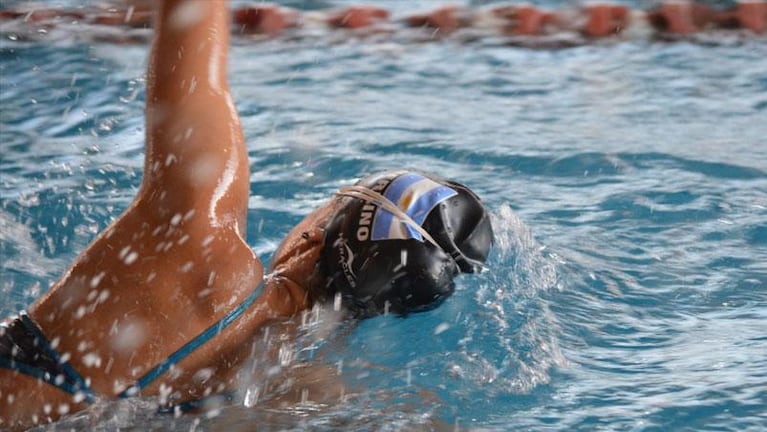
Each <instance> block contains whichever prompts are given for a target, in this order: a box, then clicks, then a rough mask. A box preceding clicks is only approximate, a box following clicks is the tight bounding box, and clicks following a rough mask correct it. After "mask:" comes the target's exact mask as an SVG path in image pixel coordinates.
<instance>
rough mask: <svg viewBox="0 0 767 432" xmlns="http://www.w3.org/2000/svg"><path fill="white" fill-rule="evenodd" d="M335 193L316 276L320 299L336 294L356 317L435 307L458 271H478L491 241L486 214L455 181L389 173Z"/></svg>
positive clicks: (414, 174) (402, 312) (466, 190)
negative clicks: (321, 291) (334, 206)
mask: <svg viewBox="0 0 767 432" xmlns="http://www.w3.org/2000/svg"><path fill="white" fill-rule="evenodd" d="M369 191H373V193H370V192H369ZM376 193H378V194H380V195H383V197H385V201H389V202H390V204H386V203H382V202H381V201H382V200H381V199H376V198H375V196H378V197H379V198H380V195H377V194H376ZM366 194H367V195H366ZM339 195H340V197H339V198H338V199H339V200H341V203H340V208H339V210H338V211H337V212H336V213H335V215H334V216H333V217H332V218H331V219H330V221H329V222H328V225H327V227H326V228H325V241H324V247H323V250H322V256H321V258H320V263H319V271H320V275H321V276H322V278H323V279H324V281H325V284H326V285H325V293H326V295H327V296H328V297H329V298H333V296H335V295H336V294H338V293H340V294H341V296H342V300H343V302H344V304H345V305H346V307H348V308H349V309H351V310H352V312H353V313H355V314H356V315H357V316H360V317H364V316H371V315H377V314H381V313H385V312H392V313H396V314H407V313H409V312H418V311H422V310H428V309H432V308H434V307H436V306H438V305H439V304H440V303H441V302H442V301H443V300H444V299H445V298H447V297H449V296H450V295H451V294H452V293H453V291H454V289H455V285H454V283H453V278H454V277H455V276H456V275H457V274H458V273H460V272H464V273H473V272H478V271H480V270H481V269H482V266H483V264H484V262H485V260H486V259H487V255H488V252H489V250H490V246H491V245H492V243H493V230H492V227H491V225H490V218H489V217H488V214H487V211H485V208H484V206H483V205H482V203H481V202H480V200H479V198H478V197H477V196H476V195H475V194H474V193H473V192H471V191H470V190H469V189H468V188H467V187H465V186H463V185H460V184H458V183H453V182H450V181H446V180H442V179H439V178H436V177H433V176H430V175H427V174H422V173H416V172H390V173H384V174H379V175H373V176H370V177H367V178H365V179H363V180H360V181H359V182H358V183H357V184H356V185H355V186H353V187H351V188H348V189H346V190H344V189H342V190H341V192H339ZM392 204H393V205H394V206H396V208H394V209H392V208H391V205H392ZM387 206H390V209H389V210H387V209H386V208H385V207H387ZM395 213H396V215H395ZM403 213H404V214H403ZM405 219H409V221H407V222H406V221H403V220H405ZM424 231H425V232H424ZM432 241H433V242H434V243H432Z"/></svg>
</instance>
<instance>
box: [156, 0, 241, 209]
mask: <svg viewBox="0 0 767 432" xmlns="http://www.w3.org/2000/svg"><path fill="white" fill-rule="evenodd" d="M228 50H229V11H228V7H227V2H226V1H223V0H205V1H202V0H164V1H162V2H160V5H159V6H158V8H157V16H156V19H155V41H154V44H153V49H152V52H151V54H150V60H149V62H150V63H149V68H148V75H147V95H146V134H147V136H146V162H145V166H144V185H143V187H144V188H146V189H150V190H154V191H157V190H159V191H168V192H170V193H172V195H173V197H174V200H171V201H172V202H164V203H163V205H165V206H171V207H174V206H177V207H184V208H189V207H192V208H193V207H195V206H199V205H200V202H202V201H206V203H208V204H209V203H210V198H211V197H212V196H216V197H218V198H216V199H219V198H220V196H223V195H225V194H231V193H235V194H236V195H238V198H237V202H236V204H232V205H229V204H226V205H224V206H223V207H227V209H221V210H220V211H221V212H222V213H225V212H228V211H230V210H232V209H233V208H237V209H239V210H237V212H241V210H242V209H244V206H245V205H246V202H241V201H243V199H244V200H245V201H246V200H247V177H248V176H247V154H246V152H245V148H244V143H243V136H242V130H241V127H240V123H239V118H238V116H237V112H236V109H235V107H234V104H233V102H232V98H231V96H230V94H229V87H228V83H227V78H226V74H227V56H228ZM242 177H244V178H242ZM227 182H229V183H231V182H235V183H240V184H239V185H235V186H236V187H234V188H232V187H229V186H226V184H227ZM243 182H244V184H243ZM222 184H223V185H224V186H226V187H224V188H222ZM231 189H235V191H234V192H232V190H231ZM242 189H244V191H243V190H242ZM243 194H244V198H243V197H242V196H243ZM157 195H158V196H159V195H160V194H157ZM166 195H170V194H166ZM194 200H197V202H195V201H194Z"/></svg>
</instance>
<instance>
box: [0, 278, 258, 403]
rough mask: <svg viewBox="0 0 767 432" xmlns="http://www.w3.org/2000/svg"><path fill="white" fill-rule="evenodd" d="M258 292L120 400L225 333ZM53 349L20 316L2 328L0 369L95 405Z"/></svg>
mask: <svg viewBox="0 0 767 432" xmlns="http://www.w3.org/2000/svg"><path fill="white" fill-rule="evenodd" d="M259 287H260V285H259ZM259 292H260V290H259V289H258V288H256V289H255V290H253V292H252V293H250V295H248V297H247V298H245V300H243V302H242V303H240V304H239V305H237V307H236V308H234V309H233V310H232V311H231V312H229V313H228V314H226V316H224V317H223V318H222V319H221V320H219V321H218V322H216V323H214V324H213V325H211V326H210V327H208V328H207V329H205V330H204V331H203V332H202V333H200V334H199V335H197V337H195V338H194V339H192V340H191V341H189V342H187V343H186V344H185V345H184V346H182V347H181V348H179V349H178V350H176V351H175V352H174V353H172V354H171V355H169V356H168V358H166V359H165V360H163V361H161V362H160V363H159V364H158V365H157V366H155V367H154V368H152V369H150V370H149V371H148V372H146V373H145V374H144V376H142V377H141V378H139V379H138V380H137V381H136V382H135V383H134V384H133V385H132V386H130V387H128V388H127V389H125V390H123V391H122V392H120V393H119V394H118V395H117V397H119V398H125V397H129V396H134V395H136V394H138V393H139V392H140V391H141V390H142V389H144V388H146V387H147V386H148V385H149V384H151V383H152V382H153V381H154V380H156V379H157V378H159V377H160V376H161V375H162V374H164V373H165V372H167V371H168V369H170V368H171V367H173V365H175V364H177V363H178V362H180V361H181V360H183V359H184V358H186V357H187V356H189V354H191V353H192V352H194V350H195V349H197V348H199V347H200V346H201V345H203V344H204V343H205V342H207V341H209V340H210V339H212V338H213V337H214V336H216V335H218V334H219V333H221V332H222V331H224V329H226V328H227V327H228V326H229V325H230V324H231V323H232V322H234V321H235V320H236V319H237V318H239V317H240V316H241V315H242V314H243V313H244V312H245V311H246V310H247V309H248V308H249V307H250V306H251V305H252V304H253V303H254V302H255V301H256V298H258V293H259ZM54 345H55V344H52V343H51V342H50V341H49V340H48V338H46V337H45V335H43V333H42V331H40V327H39V326H38V325H37V324H36V323H35V322H34V321H33V320H32V318H30V317H29V315H27V314H26V312H21V313H20V314H19V315H18V316H17V317H15V318H14V319H13V320H12V321H10V322H7V323H3V324H2V325H0V368H3V369H9V370H12V371H16V372H20V373H23V374H25V375H28V376H31V377H33V378H37V379H39V380H40V381H43V382H45V383H47V384H50V385H52V386H54V387H56V388H58V389H60V390H63V391H65V392H67V393H69V394H71V395H73V396H74V395H83V396H84V397H85V399H84V400H85V401H88V402H93V401H94V400H95V396H96V395H95V393H94V392H93V390H92V389H91V388H90V385H88V381H86V380H85V379H84V378H83V377H82V375H80V374H79V373H78V372H77V371H76V370H75V369H74V368H73V367H72V365H70V364H69V361H67V358H66V357H65V356H63V355H62V354H61V353H59V352H58V351H57V350H56V347H55V346H54Z"/></svg>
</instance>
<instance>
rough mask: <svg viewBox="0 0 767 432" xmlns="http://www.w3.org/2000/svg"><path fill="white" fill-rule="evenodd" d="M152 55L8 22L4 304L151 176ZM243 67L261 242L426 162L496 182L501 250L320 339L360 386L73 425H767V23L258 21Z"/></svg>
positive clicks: (84, 419) (33, 285)
mask: <svg viewBox="0 0 767 432" xmlns="http://www.w3.org/2000/svg"><path fill="white" fill-rule="evenodd" d="M146 54H147V46H146V45H127V46H116V45H112V44H93V43H84V42H74V43H66V44H60V43H58V44H57V43H54V42H52V41H47V42H36V43H20V42H13V41H8V40H6V41H4V42H2V44H0V77H1V79H2V81H1V83H2V87H1V88H0V158H1V162H0V176H1V178H0V253H2V260H1V261H2V262H1V263H0V278H1V281H0V316H6V315H9V314H11V313H13V312H14V311H17V310H19V309H22V308H24V307H25V306H26V305H28V304H29V303H31V302H32V301H33V300H34V299H35V298H36V297H38V296H40V295H41V294H43V293H44V292H45V291H46V289H47V288H48V286H49V285H50V284H51V283H52V282H53V281H55V280H56V279H57V278H58V277H59V276H60V275H61V273H62V272H63V271H64V270H65V269H66V268H67V266H68V264H69V263H70V262H71V261H72V260H73V259H74V257H75V256H76V255H77V254H78V252H79V251H81V250H82V249H83V248H84V247H85V246H86V245H87V244H88V242H89V241H90V240H91V239H93V238H94V236H95V235H96V233H97V232H99V231H100V230H101V229H102V228H104V227H105V226H106V225H107V224H108V223H109V222H110V221H111V220H113V219H114V218H116V217H117V216H118V215H119V214H120V213H121V212H122V211H123V210H124V209H125V208H126V206H127V205H128V204H129V202H130V200H131V198H132V197H133V195H134V193H135V192H136V189H137V187H138V185H139V182H140V178H141V167H142V163H143V153H142V149H143V132H144V130H143V112H142V110H143V95H144V78H143V74H144V68H145V64H146ZM230 84H231V87H232V92H233V94H234V96H235V99H236V102H237V106H238V109H239V111H240V114H241V116H242V123H243V127H244V132H245V135H246V137H247V139H248V145H249V149H250V158H251V159H250V160H251V170H252V175H251V199H250V204H249V208H250V211H249V228H250V230H249V233H248V242H249V243H250V244H251V245H252V246H253V248H254V249H255V250H256V251H257V252H258V254H259V256H261V257H262V259H263V260H264V261H268V259H269V257H270V254H271V253H272V252H273V251H274V249H275V248H276V246H277V244H278V243H279V241H280V240H281V238H282V237H283V236H284V234H285V233H287V231H288V230H289V229H290V228H291V227H292V225H294V224H295V223H297V222H298V221H299V220H301V218H302V217H303V216H304V215H306V214H307V213H309V212H310V211H311V209H313V208H314V207H315V206H316V205H317V204H319V203H320V202H322V201H323V200H324V199H325V198H326V197H328V196H329V195H330V194H331V193H332V192H333V191H335V190H336V189H337V188H338V187H339V186H341V185H345V184H348V183H350V182H352V181H354V180H355V179H357V178H359V177H361V176H363V175H365V174H368V173H371V172H375V171H379V170H384V169H390V168H400V167H402V166H409V167H415V168H421V169H426V170H429V171H432V172H435V173H438V174H441V175H443V176H447V177H450V178H454V179H457V180H460V181H461V182H464V183H466V184H468V185H470V186H471V187H472V188H473V189H474V190H476V191H477V192H478V193H479V194H480V195H481V196H482V197H483V198H484V200H485V201H486V202H487V204H488V206H489V207H490V208H491V209H492V211H493V214H494V221H495V226H496V236H497V238H496V240H497V244H496V248H495V250H494V252H493V254H492V257H491V260H490V262H489V264H488V271H486V272H484V273H483V274H481V275H479V276H476V277H463V278H461V279H460V280H459V281H458V291H457V293H456V294H455V296H453V297H452V298H451V299H449V300H448V301H447V302H446V303H445V304H444V305H443V306H441V307H440V308H438V309H437V310H434V311H431V312H428V313H423V314H417V315H413V316H411V317H408V318H406V319H398V318H394V317H380V318H376V319H371V320H367V321H365V322H362V323H360V324H359V325H358V326H356V327H342V328H341V329H336V330H335V331H331V334H330V335H329V336H326V337H322V338H320V340H319V341H318V340H317V334H318V333H317V332H315V333H312V332H313V330H311V329H309V330H308V331H307V332H306V334H305V335H304V336H303V337H301V338H299V342H298V343H297V344H296V346H294V348H293V349H294V350H295V353H294V354H295V357H296V359H297V360H296V361H298V360H308V361H311V362H314V363H315V364H320V365H322V364H324V365H328V366H329V367H331V368H332V369H333V370H336V369H337V370H340V371H341V374H340V376H341V378H342V379H343V380H344V381H345V382H347V383H348V385H349V386H350V389H351V390H350V393H351V394H350V396H349V397H348V398H347V400H346V401H343V402H341V401H339V402H337V403H333V404H328V405H323V406H318V405H311V404H299V405H293V406H288V407H276V408H275V407H273V406H259V405H258V404H256V406H255V407H252V408H246V407H244V406H242V405H243V402H244V401H243V399H242V398H241V399H238V400H237V401H236V402H235V403H234V405H232V406H228V407H225V408H224V409H222V410H219V411H215V412H213V413H209V414H207V415H197V416H195V415H186V416H181V417H179V418H174V417H173V416H169V415H158V414H155V413H154V402H153V401H151V400H141V399H134V400H128V401H122V402H100V403H98V404H97V405H96V406H95V407H93V408H92V409H90V410H88V411H86V412H84V413H81V414H78V415H75V416H74V417H73V418H70V419H68V420H65V421H63V422H62V423H61V424H60V425H59V426H58V429H60V430H67V429H68V428H83V427H87V428H90V429H93V430H115V429H116V428H121V429H126V430H147V429H155V430H166V429H174V430H247V429H249V428H253V427H254V425H257V426H258V428H259V430H284V429H288V430H290V429H295V430H307V429H308V430H339V429H340V430H415V429H430V428H443V430H453V429H454V428H456V427H457V428H466V429H470V430H471V429H474V430H491V431H496V430H498V431H505V430H563V431H565V430H589V431H590V430H619V431H625V430H635V431H656V430H675V431H676V430H695V431H721V430H729V431H747V430H750V431H761V430H764V429H765V427H767V384H766V383H767V356H766V355H765V353H767V324H766V322H767V321H765V320H766V319H767V259H766V258H767V121H765V119H767V43H765V39H764V38H761V39H760V38H747V39H744V40H741V39H737V40H733V39H731V38H730V39H728V38H727V37H723V39H722V43H716V44H695V43H684V42H682V43H673V44H668V43H660V42H653V41H651V40H646V39H642V40H633V41H626V42H620V43H604V44H599V45H591V46H583V47H578V48H572V49H566V50H528V49H521V48H512V47H506V46H502V45H499V44H494V43H482V42H475V43H462V42H459V41H456V40H453V39H448V40H445V41H441V42H431V43H405V42H403V41H399V40H397V41H389V40H386V39H385V38H384V39H372V40H371V39H364V40H351V41H345V42H339V40H338V38H332V39H325V38H322V37H320V38H316V39H309V40H307V39H298V40H285V39H282V40H277V41H261V42H253V41H248V40H243V39H238V40H236V41H235V46H234V48H233V50H232V64H231V79H230ZM308 348H312V349H308Z"/></svg>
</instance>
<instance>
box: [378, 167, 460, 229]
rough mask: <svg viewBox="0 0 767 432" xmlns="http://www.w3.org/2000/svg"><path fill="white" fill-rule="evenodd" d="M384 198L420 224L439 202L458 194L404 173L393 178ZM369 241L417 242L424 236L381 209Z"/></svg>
mask: <svg viewBox="0 0 767 432" xmlns="http://www.w3.org/2000/svg"><path fill="white" fill-rule="evenodd" d="M383 195H384V196H385V197H386V198H388V199H389V200H390V201H391V202H392V203H394V205H396V206H397V207H399V208H400V209H402V211H403V212H405V213H407V215H408V216H410V218H411V219H413V221H414V222H415V223H417V224H418V225H422V224H423V222H424V220H426V216H428V214H429V212H430V211H431V210H432V209H433V208H434V207H436V206H437V205H438V204H439V203H441V202H443V201H445V200H446V199H448V198H450V197H452V196H455V195H458V192H456V191H455V190H453V189H451V188H449V187H447V186H444V185H441V184H439V183H437V182H435V181H434V180H431V179H429V178H426V177H424V176H421V175H418V174H405V175H402V176H399V177H397V178H396V179H394V180H393V181H392V182H391V184H389V187H387V188H386V191H384V193H383ZM370 239H371V240H395V239H401V240H405V239H416V240H418V241H421V242H422V241H423V236H422V235H421V234H420V233H419V232H418V231H416V230H415V229H413V228H412V227H411V226H410V225H408V224H407V223H405V222H404V221H401V220H400V219H399V218H398V217H396V216H394V215H393V214H391V213H390V212H388V211H386V210H385V209H383V208H380V207H379V208H378V209H377V210H376V214H375V218H374V220H373V227H372V232H371V236H370Z"/></svg>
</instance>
